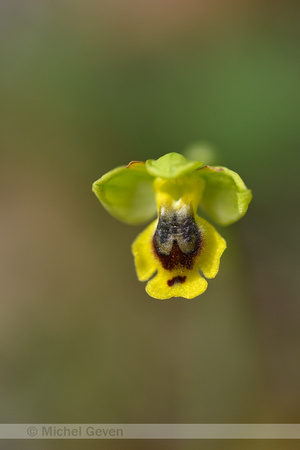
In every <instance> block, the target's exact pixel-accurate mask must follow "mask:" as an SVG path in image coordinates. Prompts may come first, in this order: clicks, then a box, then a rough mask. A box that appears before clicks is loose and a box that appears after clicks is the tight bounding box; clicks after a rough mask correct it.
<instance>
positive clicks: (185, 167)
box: [146, 153, 202, 178]
mask: <svg viewBox="0 0 300 450" xmlns="http://www.w3.org/2000/svg"><path fill="white" fill-rule="evenodd" d="M201 166H202V162H201V161H190V160H188V159H186V158H185V157H184V156H182V155H180V154H179V153H167V154H166V155H164V156H162V157H161V158H159V159H156V160H155V159H148V160H147V161H146V168H147V171H148V172H149V173H150V174H151V175H153V176H154V177H160V178H176V177H181V176H183V175H186V174H188V173H190V172H193V171H194V170H196V169H198V168H199V167H201Z"/></svg>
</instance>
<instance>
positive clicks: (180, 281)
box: [167, 275, 186, 287]
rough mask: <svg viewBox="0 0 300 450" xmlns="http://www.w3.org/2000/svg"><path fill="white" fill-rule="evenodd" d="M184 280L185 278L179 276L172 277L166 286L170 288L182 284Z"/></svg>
mask: <svg viewBox="0 0 300 450" xmlns="http://www.w3.org/2000/svg"><path fill="white" fill-rule="evenodd" d="M185 280H186V276H184V277H181V276H180V275H178V276H177V277H174V278H172V279H171V280H168V281H167V283H168V286H170V287H172V286H174V284H177V283H181V284H182V283H184V282H185Z"/></svg>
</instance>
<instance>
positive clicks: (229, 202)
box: [197, 166, 252, 225]
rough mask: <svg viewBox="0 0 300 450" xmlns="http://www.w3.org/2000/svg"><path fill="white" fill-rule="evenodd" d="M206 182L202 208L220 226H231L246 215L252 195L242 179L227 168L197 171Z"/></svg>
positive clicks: (207, 167)
mask: <svg viewBox="0 0 300 450" xmlns="http://www.w3.org/2000/svg"><path fill="white" fill-rule="evenodd" d="M197 173H198V174H199V176H200V177H201V178H203V179H204V181H205V187H204V191H203V196H202V199H201V204H200V207H202V208H203V209H204V211H206V212H207V214H208V215H209V216H210V217H211V218H212V219H213V220H214V221H215V222H216V223H217V224H219V225H230V224H231V223H234V222H236V221H237V220H239V219H240V218H241V217H243V215H244V214H245V213H246V211H247V209H248V205H249V203H250V201H251V199H252V193H251V191H250V190H249V189H247V187H246V186H245V183H244V182H243V180H242V179H241V177H240V176H239V175H238V174H237V173H235V172H233V171H232V170H229V169H227V168H226V167H211V166H205V167H202V168H201V169H199V170H197Z"/></svg>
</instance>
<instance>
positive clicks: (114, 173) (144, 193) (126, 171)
mask: <svg viewBox="0 0 300 450" xmlns="http://www.w3.org/2000/svg"><path fill="white" fill-rule="evenodd" d="M152 185H153V177H152V176H151V175H150V174H149V173H148V172H147V170H146V166H145V163H143V162H135V161H134V162H132V163H130V164H128V166H121V167H117V168H116V169H114V170H111V171H110V172H108V173H106V174H105V175H103V176H102V177H101V178H100V179H99V180H97V181H95V182H94V183H93V192H94V193H95V194H96V196H97V197H98V199H99V200H100V202H101V203H102V205H103V206H104V208H105V209H106V210H107V211H108V212H109V213H110V214H111V215H112V216H114V217H115V218H116V219H118V220H120V221H122V222H125V223H127V224H130V225H139V224H142V223H145V222H148V221H149V220H151V219H152V218H153V217H154V216H155V214H156V211H157V207H156V202H155V196H154V191H153V186H152Z"/></svg>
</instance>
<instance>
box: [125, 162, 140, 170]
mask: <svg viewBox="0 0 300 450" xmlns="http://www.w3.org/2000/svg"><path fill="white" fill-rule="evenodd" d="M133 164H145V162H144V161H131V162H130V163H129V164H127V166H126V169H128V168H129V167H130V166H131V165H133Z"/></svg>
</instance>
